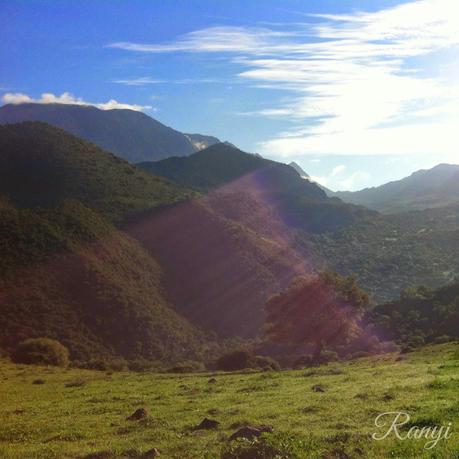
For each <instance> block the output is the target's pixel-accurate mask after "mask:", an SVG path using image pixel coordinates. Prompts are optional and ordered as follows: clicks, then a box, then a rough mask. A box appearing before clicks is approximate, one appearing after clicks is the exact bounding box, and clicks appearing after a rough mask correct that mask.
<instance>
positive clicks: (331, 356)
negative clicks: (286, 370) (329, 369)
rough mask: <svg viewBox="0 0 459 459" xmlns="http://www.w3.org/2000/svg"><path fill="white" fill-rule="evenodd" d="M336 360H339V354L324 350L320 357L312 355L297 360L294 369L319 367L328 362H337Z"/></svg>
mask: <svg viewBox="0 0 459 459" xmlns="http://www.w3.org/2000/svg"><path fill="white" fill-rule="evenodd" d="M336 360H339V357H338V354H337V353H336V352H333V351H327V350H323V351H322V352H321V353H320V355H319V356H318V357H314V356H313V355H311V354H305V355H302V356H301V357H299V358H298V359H297V360H295V362H294V363H293V367H294V368H303V367H317V366H319V365H323V364H326V363H328V362H335V361H336Z"/></svg>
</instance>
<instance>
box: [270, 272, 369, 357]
mask: <svg viewBox="0 0 459 459" xmlns="http://www.w3.org/2000/svg"><path fill="white" fill-rule="evenodd" d="M368 306H369V300H368V296H367V294H366V293H364V292H363V291H361V290H360V289H359V288H358V286H357V284H356V283H355V280H354V279H353V278H352V277H348V278H343V277H341V276H339V275H337V274H332V273H321V274H320V275H318V276H311V277H308V278H297V279H295V280H294V281H293V282H292V283H291V284H290V285H289V287H288V288H287V289H286V290H284V291H283V292H281V293H279V294H277V295H275V296H273V297H272V298H271V299H270V300H269V301H268V303H267V305H266V309H267V318H266V322H267V327H266V332H267V335H268V337H269V338H270V339H271V340H273V341H275V342H280V343H286V344H296V345H302V344H312V345H313V346H314V355H313V359H314V361H318V360H319V358H320V356H321V354H322V351H323V350H324V348H333V347H336V346H337V345H339V344H343V343H346V342H348V341H349V340H350V338H351V337H352V336H354V335H356V334H357V331H358V327H359V325H358V320H359V319H360V318H361V316H362V314H363V312H364V310H365V309H367V308H368Z"/></svg>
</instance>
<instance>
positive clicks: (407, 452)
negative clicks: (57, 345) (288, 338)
mask: <svg viewBox="0 0 459 459" xmlns="http://www.w3.org/2000/svg"><path fill="white" fill-rule="evenodd" d="M458 368H459V349H458V345H457V344H453V343H450V344H445V345H435V346H430V347H429V346H428V347H424V348H422V349H420V350H419V351H416V352H413V353H409V354H405V355H402V356H400V355H398V354H388V355H381V356H377V357H370V358H364V359H360V360H356V361H345V362H342V363H332V364H329V365H326V366H320V367H315V368H314V369H309V370H297V371H283V372H253V371H249V372H247V373H245V374H244V373H241V372H239V373H215V372H214V373H198V374H180V375H174V374H156V373H149V372H143V373H133V372H120V373H118V372H114V373H112V374H106V373H102V372H94V371H89V370H78V369H59V368H53V367H35V366H34V367H31V366H20V365H14V364H11V363H8V362H6V361H2V362H1V363H0V399H1V400H2V403H1V405H0V418H1V419H2V422H1V423H0V457H5V458H6V457H7V458H8V459H23V458H28V459H41V458H42V459H53V458H55V459H57V458H59V459H61V458H63V457H66V458H69V459H72V458H75V459H76V458H78V459H81V458H90V457H93V458H94V457H107V458H122V457H130V458H140V457H142V456H141V455H142V454H144V453H145V452H147V451H149V450H151V449H152V448H157V449H159V450H160V452H161V456H160V457H166V458H171V459H172V458H176V459H183V458H187V459H216V458H219V457H222V455H223V454H225V455H226V456H223V457H227V458H228V457H229V458H235V457H236V458H242V457H247V455H246V456H244V455H243V453H242V451H251V452H253V451H255V452H256V453H257V454H258V453H261V452H263V453H266V456H265V457H268V458H269V457H272V456H269V455H268V452H269V454H272V453H273V452H276V454H279V457H287V458H289V459H292V458H295V457H297V458H301V459H323V458H325V457H330V458H345V457H351V458H355V457H363V458H375V459H386V458H388V457H394V458H404V459H422V458H425V459H428V458H429V459H431V458H438V459H454V458H457V455H458V449H457V445H458V432H457V430H456V429H455V428H453V432H452V436H451V438H450V439H449V440H447V441H445V440H442V441H440V442H439V443H438V445H437V446H436V447H435V448H434V449H432V450H425V449H424V443H425V441H422V440H414V439H411V440H403V441H400V440H397V439H396V438H395V437H394V436H393V435H390V436H389V437H388V438H387V439H385V440H382V441H374V440H372V439H371V435H372V433H374V432H375V425H374V419H375V417H376V416H377V415H378V414H380V413H383V412H387V411H406V412H408V413H409V414H410V416H411V421H410V426H411V425H420V426H429V425H444V424H447V423H448V422H452V423H453V424H454V425H455V424H456V422H457V419H458V418H459V411H458V410H459V405H458V402H457V384H458ZM38 378H39V379H41V380H42V381H43V383H42V384H33V381H35V380H37V379H38ZM212 378H213V379H214V380H215V382H213V383H210V382H209V381H210V380H211V379H212ZM314 387H315V388H317V387H321V388H322V390H323V392H320V391H316V390H314V389H313V388H314ZM139 408H144V409H145V410H146V411H147V417H145V418H143V419H140V420H138V421H130V420H127V419H126V418H127V417H128V416H130V415H131V414H132V413H134V412H135V411H136V410H137V409H139ZM206 417H207V418H210V419H213V420H216V421H218V422H220V424H219V426H218V427H217V428H216V429H212V430H196V427H197V426H198V425H199V424H200V423H201V421H202V420H203V418H206ZM246 425H253V426H260V425H268V426H271V427H272V428H273V431H274V432H273V434H269V433H267V434H263V435H262V436H261V437H258V439H256V438H253V439H251V440H243V439H241V440H233V441H231V442H230V441H229V440H228V439H229V437H230V436H231V435H232V434H233V433H235V432H236V431H237V430H238V429H239V428H240V427H243V426H246ZM378 432H380V431H378ZM403 433H406V430H403ZM287 452H288V453H287ZM293 453H294V454H293ZM91 455H92V456H91ZM249 457H250V458H251V459H252V457H257V456H249ZM261 457H263V456H261Z"/></svg>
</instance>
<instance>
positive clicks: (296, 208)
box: [139, 143, 374, 233]
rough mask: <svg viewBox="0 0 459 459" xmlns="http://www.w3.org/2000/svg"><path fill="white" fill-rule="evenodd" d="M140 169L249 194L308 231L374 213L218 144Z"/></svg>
mask: <svg viewBox="0 0 459 459" xmlns="http://www.w3.org/2000/svg"><path fill="white" fill-rule="evenodd" d="M139 166H140V167H141V168H142V169H145V170H146V171H148V172H151V173H154V174H157V175H160V176H163V177H166V178H168V179H170V180H172V181H174V182H175V183H178V184H181V185H184V186H187V187H191V188H195V189H197V190H200V191H209V190H214V189H216V188H219V189H221V190H222V191H225V192H231V193H234V192H243V193H245V194H250V195H252V196H254V197H256V198H257V199H259V200H262V201H263V202H269V203H270V205H271V206H272V207H273V209H274V210H275V211H276V212H277V213H279V215H281V217H282V218H283V219H284V220H285V221H288V224H289V226H291V227H294V228H300V229H303V230H307V231H312V232H318V233H321V232H324V231H332V230H336V229H339V228H342V227H344V226H347V225H349V224H350V223H352V222H353V221H355V220H359V219H362V218H366V217H370V216H372V215H373V214H374V213H373V212H371V211H369V210H367V209H364V208H362V207H357V206H353V205H349V204H345V203H343V202H342V201H341V200H340V199H336V198H327V195H326V194H325V192H324V191H323V190H322V189H321V188H320V187H319V186H317V185H316V184H315V183H313V182H311V181H309V180H304V179H302V178H301V177H300V176H299V174H298V172H297V171H296V170H295V169H294V168H292V167H290V166H288V165H286V164H282V163H278V162H275V161H270V160H267V159H264V158H261V157H260V156H258V155H253V154H249V153H245V152H243V151H241V150H238V149H237V148H236V147H234V146H232V145H229V144H224V143H219V144H216V145H212V146H211V147H209V148H206V149H205V150H202V151H200V152H198V153H195V154H193V155H191V156H188V157H185V158H177V157H175V158H174V157H173V158H168V159H165V160H162V161H158V162H147V163H141V164H139Z"/></svg>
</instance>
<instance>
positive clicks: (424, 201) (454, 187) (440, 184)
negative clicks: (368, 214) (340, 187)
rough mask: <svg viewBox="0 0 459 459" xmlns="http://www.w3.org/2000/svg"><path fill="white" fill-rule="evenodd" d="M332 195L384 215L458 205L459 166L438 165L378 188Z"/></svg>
mask: <svg viewBox="0 0 459 459" xmlns="http://www.w3.org/2000/svg"><path fill="white" fill-rule="evenodd" d="M333 195H334V196H338V197H339V198H341V199H342V200H343V201H346V202H349V203H353V204H359V205H363V206H366V207H368V208H371V209H375V210H378V211H380V212H384V213H396V212H403V211H406V210H423V209H428V208H434V207H442V206H446V205H449V204H453V203H455V202H459V165H453V164H439V165H438V166H436V167H434V168H432V169H429V170H420V171H417V172H414V173H413V174H412V175H410V176H409V177H406V178H404V179H402V180H398V181H395V182H390V183H387V184H385V185H382V186H379V187H375V188H366V189H364V190H361V191H355V192H349V191H343V192H338V193H334V194H333Z"/></svg>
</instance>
